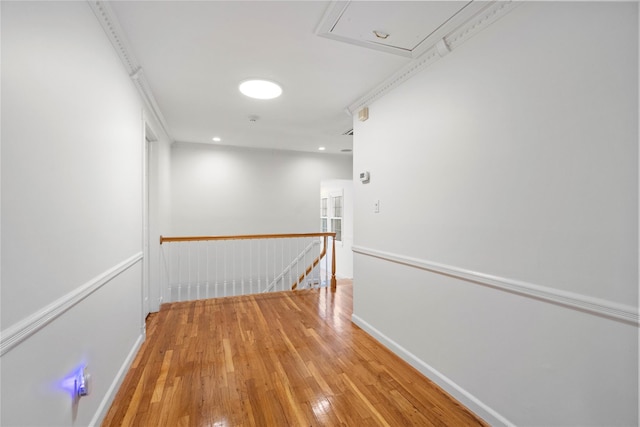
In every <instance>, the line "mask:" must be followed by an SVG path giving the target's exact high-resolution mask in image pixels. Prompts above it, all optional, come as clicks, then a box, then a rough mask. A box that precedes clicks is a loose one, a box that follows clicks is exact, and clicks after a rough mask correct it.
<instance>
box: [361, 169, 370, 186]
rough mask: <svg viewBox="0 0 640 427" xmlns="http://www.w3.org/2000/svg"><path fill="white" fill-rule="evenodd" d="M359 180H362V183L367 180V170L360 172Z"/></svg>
mask: <svg viewBox="0 0 640 427" xmlns="http://www.w3.org/2000/svg"><path fill="white" fill-rule="evenodd" d="M360 181H362V183H363V184H366V183H367V182H369V172H360Z"/></svg>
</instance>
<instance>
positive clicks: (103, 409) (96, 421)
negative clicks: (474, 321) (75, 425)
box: [89, 334, 144, 426]
mask: <svg viewBox="0 0 640 427" xmlns="http://www.w3.org/2000/svg"><path fill="white" fill-rule="evenodd" d="M143 342H144V335H142V334H141V335H139V336H138V339H137V340H136V342H135V344H134V345H133V347H132V348H131V351H130V352H129V354H128V355H127V358H126V359H125V360H124V362H123V363H122V366H120V369H119V370H118V373H117V374H116V377H115V378H114V379H113V382H112V383H111V386H110V387H109V390H107V393H106V394H105V395H104V398H103V399H102V401H101V402H100V405H99V406H98V409H97V411H96V413H95V414H94V415H93V419H92V420H91V422H90V423H89V426H99V425H100V424H102V421H103V420H104V417H105V415H107V411H108V410H109V408H110V407H111V403H113V399H114V398H115V397H116V393H117V392H118V389H119V388H120V386H121V385H122V382H123V381H124V378H125V376H126V375H127V372H129V368H130V367H131V364H132V363H133V361H134V359H135V358H136V355H137V354H138V350H140V347H141V346H142V343H143Z"/></svg>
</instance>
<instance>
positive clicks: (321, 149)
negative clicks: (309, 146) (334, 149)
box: [318, 147, 327, 151]
mask: <svg viewBox="0 0 640 427" xmlns="http://www.w3.org/2000/svg"><path fill="white" fill-rule="evenodd" d="M326 149H327V148H326V147H318V151H324V150H326Z"/></svg>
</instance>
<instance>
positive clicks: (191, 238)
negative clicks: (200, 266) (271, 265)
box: [160, 232, 336, 248]
mask: <svg viewBox="0 0 640 427" xmlns="http://www.w3.org/2000/svg"><path fill="white" fill-rule="evenodd" d="M297 237H333V238H334V240H335V237H336V233H335V232H330V233H291V234H242V235H236V236H180V237H164V236H160V244H163V243H165V242H167V243H168V242H197V241H201V240H256V239H293V238H297ZM334 248H335V243H334Z"/></svg>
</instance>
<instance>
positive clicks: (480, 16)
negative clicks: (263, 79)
mask: <svg viewBox="0 0 640 427" xmlns="http://www.w3.org/2000/svg"><path fill="white" fill-rule="evenodd" d="M520 3H521V2H519V1H515V0H507V1H501V0H499V1H493V2H490V3H489V4H488V5H487V7H485V8H483V9H481V10H480V11H479V12H477V13H475V15H473V16H472V17H471V18H469V19H468V20H467V21H465V22H464V23H462V24H461V25H459V26H458V27H457V28H455V29H453V30H452V31H451V32H450V33H449V34H447V35H446V36H444V37H442V38H441V39H440V40H438V41H435V42H433V44H432V45H431V46H430V47H429V48H427V49H424V51H422V52H421V53H420V54H419V55H418V56H416V57H415V58H414V59H413V60H412V61H411V62H409V63H408V64H407V65H405V66H404V67H402V68H400V70H398V71H397V72H395V73H394V74H392V75H391V76H390V77H388V78H387V79H385V80H384V81H383V82H382V83H380V84H379V85H377V86H376V87H374V88H373V89H371V90H370V91H369V92H367V93H366V94H365V95H364V96H362V97H361V98H359V99H357V100H356V101H354V102H353V103H352V104H350V105H349V106H348V107H347V108H346V110H347V112H349V113H350V114H351V115H353V114H355V112H357V111H360V109H362V108H363V107H366V106H368V105H371V103H373V102H374V101H375V100H377V99H379V98H381V97H383V96H384V95H386V94H387V93H389V92H390V91H392V90H393V89H395V88H396V87H398V86H399V85H400V84H402V83H404V82H405V81H407V80H409V79H410V78H411V77H413V76H414V75H416V74H418V73H419V72H421V71H423V70H424V69H426V68H427V67H429V66H430V65H431V64H433V63H434V62H436V61H437V60H439V59H440V58H442V57H443V56H445V55H446V54H448V53H449V52H451V51H453V50H454V49H456V48H458V47H459V46H461V45H462V44H463V43H464V42H465V41H467V40H469V39H470V38H471V37H473V36H475V35H476V34H478V33H479V32H480V31H481V30H483V29H485V28H487V27H488V26H489V25H491V24H493V23H494V22H496V21H497V20H498V19H499V18H501V17H503V16H505V15H506V14H507V13H509V12H511V11H512V10H513V9H514V8H515V7H516V6H518V5H520ZM474 12H475V10H474ZM438 45H440V49H438ZM444 46H446V48H447V49H444V50H443V49H442V48H443V47H444Z"/></svg>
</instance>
